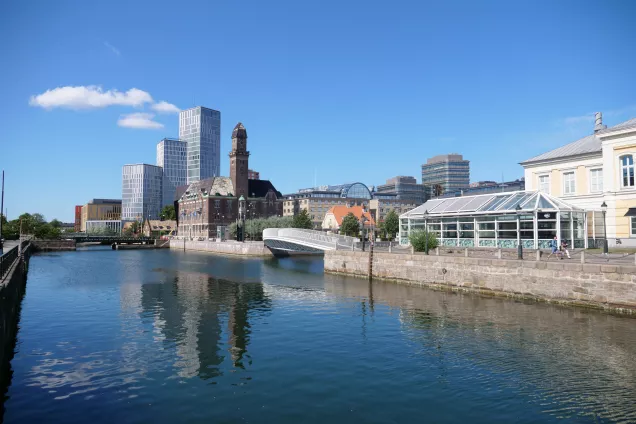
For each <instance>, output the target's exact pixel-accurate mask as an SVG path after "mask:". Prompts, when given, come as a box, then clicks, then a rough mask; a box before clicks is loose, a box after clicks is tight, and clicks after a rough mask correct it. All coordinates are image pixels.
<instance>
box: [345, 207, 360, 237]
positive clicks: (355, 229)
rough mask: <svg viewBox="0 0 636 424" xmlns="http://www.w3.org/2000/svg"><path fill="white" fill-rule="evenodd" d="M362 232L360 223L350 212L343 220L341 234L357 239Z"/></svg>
mask: <svg viewBox="0 0 636 424" xmlns="http://www.w3.org/2000/svg"><path fill="white" fill-rule="evenodd" d="M359 232H360V222H359V221H358V218H356V217H355V215H354V214H352V213H351V212H349V213H348V214H347V215H346V216H345V217H344V218H342V224H341V225H340V234H344V235H345V236H351V237H357V236H358V233H359Z"/></svg>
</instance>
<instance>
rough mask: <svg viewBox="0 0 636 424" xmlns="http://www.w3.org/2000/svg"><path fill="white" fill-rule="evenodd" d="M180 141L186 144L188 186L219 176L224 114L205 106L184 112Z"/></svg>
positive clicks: (180, 122) (181, 121) (180, 118)
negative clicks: (222, 116)
mask: <svg viewBox="0 0 636 424" xmlns="http://www.w3.org/2000/svg"><path fill="white" fill-rule="evenodd" d="M179 139H180V140H182V141H185V142H187V158H186V161H187V184H190V183H193V182H195V181H199V180H203V179H206V178H210V177H218V176H219V175H220V169H221V155H220V150H221V112H219V111H217V110H212V109H208V108H205V107H202V106H198V107H195V108H192V109H188V110H182V111H181V112H180V113H179Z"/></svg>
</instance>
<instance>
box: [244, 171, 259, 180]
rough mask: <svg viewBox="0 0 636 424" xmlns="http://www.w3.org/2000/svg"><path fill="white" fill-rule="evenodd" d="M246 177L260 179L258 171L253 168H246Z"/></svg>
mask: <svg viewBox="0 0 636 424" xmlns="http://www.w3.org/2000/svg"><path fill="white" fill-rule="evenodd" d="M247 178H249V179H250V180H260V179H261V174H260V173H259V172H258V171H254V170H253V169H248V170H247Z"/></svg>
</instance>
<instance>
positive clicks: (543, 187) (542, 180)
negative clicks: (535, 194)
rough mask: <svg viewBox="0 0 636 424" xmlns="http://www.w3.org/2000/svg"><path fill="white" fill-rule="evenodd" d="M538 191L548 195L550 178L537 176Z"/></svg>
mask: <svg viewBox="0 0 636 424" xmlns="http://www.w3.org/2000/svg"><path fill="white" fill-rule="evenodd" d="M539 191H542V192H544V193H548V194H549V193H550V176H549V175H539Z"/></svg>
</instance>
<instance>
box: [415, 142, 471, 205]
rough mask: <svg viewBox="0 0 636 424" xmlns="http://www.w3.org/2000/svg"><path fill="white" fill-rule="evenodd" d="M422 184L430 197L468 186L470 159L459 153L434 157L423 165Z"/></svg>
mask: <svg viewBox="0 0 636 424" xmlns="http://www.w3.org/2000/svg"><path fill="white" fill-rule="evenodd" d="M422 184H424V186H425V187H426V191H427V194H428V197H437V196H441V195H443V194H444V193H448V192H455V191H459V190H462V189H464V188H467V187H468V185H469V184H470V161H468V160H464V157H463V156H462V155H459V154H457V153H451V154H449V155H439V156H435V157H432V158H430V159H428V160H427V161H426V163H425V164H424V165H422Z"/></svg>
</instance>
